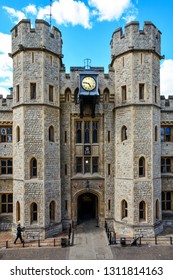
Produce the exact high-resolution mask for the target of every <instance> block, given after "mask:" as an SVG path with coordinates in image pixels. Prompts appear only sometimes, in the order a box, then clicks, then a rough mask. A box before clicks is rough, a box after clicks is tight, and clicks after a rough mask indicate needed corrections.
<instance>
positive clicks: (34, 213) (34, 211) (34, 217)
mask: <svg viewBox="0 0 173 280" xmlns="http://www.w3.org/2000/svg"><path fill="white" fill-rule="evenodd" d="M37 216H38V213H37V204H36V203H35V202H33V203H32V204H31V224H32V223H36V222H37V219H38V217H37Z"/></svg>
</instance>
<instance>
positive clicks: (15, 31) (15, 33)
mask: <svg viewBox="0 0 173 280" xmlns="http://www.w3.org/2000/svg"><path fill="white" fill-rule="evenodd" d="M14 36H15V37H17V36H18V29H17V27H15V29H14Z"/></svg>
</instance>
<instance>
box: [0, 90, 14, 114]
mask: <svg viewBox="0 0 173 280" xmlns="http://www.w3.org/2000/svg"><path fill="white" fill-rule="evenodd" d="M12 106H13V95H12V93H11V94H8V95H7V97H6V98H4V97H3V95H2V94H0V111H8V110H12Z"/></svg>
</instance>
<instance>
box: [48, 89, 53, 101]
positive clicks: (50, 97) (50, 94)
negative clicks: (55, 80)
mask: <svg viewBox="0 0 173 280" xmlns="http://www.w3.org/2000/svg"><path fill="white" fill-rule="evenodd" d="M49 101H51V102H53V86H51V85H49Z"/></svg>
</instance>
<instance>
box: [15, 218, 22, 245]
mask: <svg viewBox="0 0 173 280" xmlns="http://www.w3.org/2000/svg"><path fill="white" fill-rule="evenodd" d="M22 231H23V228H22V227H21V226H20V221H19V222H18V225H17V233H16V239H15V241H14V244H16V241H17V239H18V238H20V241H21V243H24V240H23V239H22Z"/></svg>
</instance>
